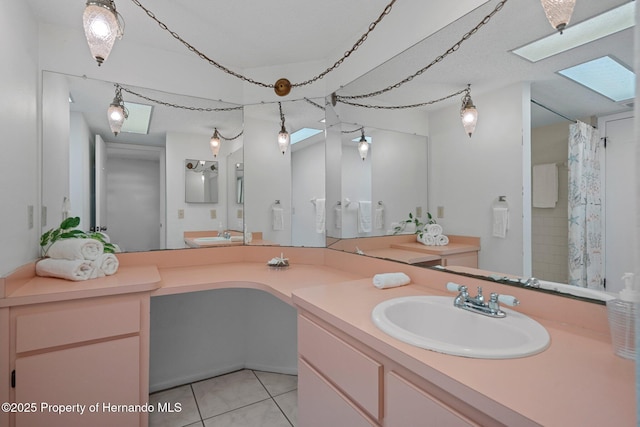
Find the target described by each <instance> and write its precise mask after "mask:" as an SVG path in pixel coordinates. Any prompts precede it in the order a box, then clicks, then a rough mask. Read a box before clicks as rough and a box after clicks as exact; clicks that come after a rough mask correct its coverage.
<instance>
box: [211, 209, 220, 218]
mask: <svg viewBox="0 0 640 427" xmlns="http://www.w3.org/2000/svg"><path fill="white" fill-rule="evenodd" d="M210 212H211V219H216V218H217V217H218V214H217V213H216V210H215V209H211V211H210Z"/></svg>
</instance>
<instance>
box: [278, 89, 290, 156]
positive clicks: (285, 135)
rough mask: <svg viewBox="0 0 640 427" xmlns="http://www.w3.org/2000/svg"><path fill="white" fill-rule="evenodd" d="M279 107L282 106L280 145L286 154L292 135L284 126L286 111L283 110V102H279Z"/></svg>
mask: <svg viewBox="0 0 640 427" xmlns="http://www.w3.org/2000/svg"><path fill="white" fill-rule="evenodd" d="M278 107H279V108H280V133H278V147H279V148H280V151H281V152H282V155H284V154H285V153H286V152H287V148H289V145H290V143H291V137H290V136H289V132H287V129H286V128H285V127H284V113H283V112H282V104H281V103H280V102H278Z"/></svg>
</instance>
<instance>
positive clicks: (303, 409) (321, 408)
mask: <svg viewBox="0 0 640 427" xmlns="http://www.w3.org/2000/svg"><path fill="white" fill-rule="evenodd" d="M298 422H299V424H300V425H303V426H305V427H328V426H349V427H373V426H375V424H374V423H372V422H371V421H369V419H368V418H367V417H366V416H365V415H364V414H363V413H362V412H360V410H359V409H357V408H355V407H354V406H353V405H352V404H351V402H349V400H348V399H347V398H345V397H344V396H343V395H342V393H340V391H338V390H336V389H335V388H334V387H333V386H332V385H331V384H329V383H328V382H327V381H326V380H325V379H324V378H322V376H320V375H319V374H318V373H317V372H316V371H315V370H314V369H313V368H312V367H310V366H309V365H307V363H306V362H305V361H304V360H302V359H300V363H299V365H298Z"/></svg>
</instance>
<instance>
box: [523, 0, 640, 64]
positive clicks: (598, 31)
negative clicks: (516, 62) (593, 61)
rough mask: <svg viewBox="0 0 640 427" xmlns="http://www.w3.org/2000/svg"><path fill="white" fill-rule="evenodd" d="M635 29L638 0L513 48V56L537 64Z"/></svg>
mask: <svg viewBox="0 0 640 427" xmlns="http://www.w3.org/2000/svg"><path fill="white" fill-rule="evenodd" d="M634 26H635V1H630V2H628V3H625V4H623V5H621V6H618V7H616V8H613V9H610V10H608V11H606V12H603V13H601V14H599V15H596V16H594V17H592V18H589V19H586V20H584V21H582V22H579V23H577V24H573V25H570V26H568V27H567V28H566V29H565V30H564V31H563V33H562V34H558V33H557V32H554V33H552V34H550V35H548V36H546V37H543V38H541V39H538V40H536V41H534V42H531V43H528V44H526V45H524V46H520V47H518V48H516V49H513V50H512V51H511V53H513V54H515V55H517V56H519V57H521V58H523V59H525V60H527V61H529V62H532V63H536V62H539V61H542V60H543V59H547V58H550V57H552V56H555V55H557V54H560V53H562V52H566V51H568V50H571V49H574V48H576V47H579V46H583V45H585V44H588V43H591V42H593V41H596V40H599V39H601V38H604V37H607V36H610V35H612V34H615V33H619V32H620V31H624V30H626V29H629V28H632V27H634ZM585 33H586V34H585Z"/></svg>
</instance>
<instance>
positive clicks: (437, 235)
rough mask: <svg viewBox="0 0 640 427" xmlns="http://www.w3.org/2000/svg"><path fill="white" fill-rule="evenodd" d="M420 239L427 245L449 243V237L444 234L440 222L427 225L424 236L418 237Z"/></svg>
mask: <svg viewBox="0 0 640 427" xmlns="http://www.w3.org/2000/svg"><path fill="white" fill-rule="evenodd" d="M418 241H419V242H421V243H423V244H425V245H427V246H445V245H448V244H449V238H448V237H447V236H445V235H444V234H442V226H441V225H440V224H427V225H425V227H424V231H423V233H422V238H420V237H418Z"/></svg>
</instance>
